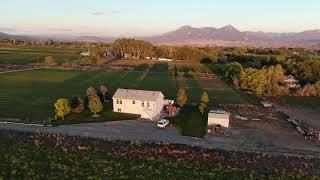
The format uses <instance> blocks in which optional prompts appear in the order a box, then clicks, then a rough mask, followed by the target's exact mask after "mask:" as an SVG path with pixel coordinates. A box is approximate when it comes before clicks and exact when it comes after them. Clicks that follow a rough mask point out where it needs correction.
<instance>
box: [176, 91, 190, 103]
mask: <svg viewBox="0 0 320 180" xmlns="http://www.w3.org/2000/svg"><path fill="white" fill-rule="evenodd" d="M187 100H188V97H187V94H186V91H185V90H184V89H182V88H180V89H179V91H178V94H177V103H178V105H179V106H180V107H183V106H184V105H186V103H187Z"/></svg>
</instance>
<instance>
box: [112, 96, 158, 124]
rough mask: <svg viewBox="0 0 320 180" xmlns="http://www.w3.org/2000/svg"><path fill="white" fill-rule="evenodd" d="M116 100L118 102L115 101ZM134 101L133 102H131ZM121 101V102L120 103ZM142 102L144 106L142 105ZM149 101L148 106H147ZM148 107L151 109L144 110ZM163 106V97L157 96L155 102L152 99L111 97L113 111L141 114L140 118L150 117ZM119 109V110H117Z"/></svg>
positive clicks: (155, 114)
mask: <svg viewBox="0 0 320 180" xmlns="http://www.w3.org/2000/svg"><path fill="white" fill-rule="evenodd" d="M117 100H118V102H119V104H118V103H117ZM133 101H135V104H133ZM120 102H122V104H120ZM142 103H144V106H142ZM148 103H149V107H148ZM146 108H147V109H150V110H151V111H146ZM162 108H163V98H159V99H158V100H157V101H156V102H154V101H139V100H129V99H113V111H114V112H119V113H127V114H137V115H141V118H146V119H152V118H154V117H155V116H157V115H159V114H160V113H161V110H162ZM118 110H121V111H118Z"/></svg>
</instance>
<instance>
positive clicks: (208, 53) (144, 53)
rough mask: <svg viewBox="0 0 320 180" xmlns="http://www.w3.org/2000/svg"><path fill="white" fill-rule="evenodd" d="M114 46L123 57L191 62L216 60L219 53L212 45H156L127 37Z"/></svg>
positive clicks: (115, 51)
mask: <svg viewBox="0 0 320 180" xmlns="http://www.w3.org/2000/svg"><path fill="white" fill-rule="evenodd" d="M112 47H113V52H114V54H116V55H118V56H119V57H121V58H125V57H126V56H129V57H136V58H139V59H145V58H147V57H154V58H159V57H163V58H170V59H176V60H184V61H189V62H201V61H209V62H215V61H216V59H217V55H218V54H217V51H216V50H215V48H210V47H192V46H154V45H152V44H151V43H149V42H146V41H142V40H135V39H125V38H124V39H118V40H116V41H115V42H114V43H113V45H112Z"/></svg>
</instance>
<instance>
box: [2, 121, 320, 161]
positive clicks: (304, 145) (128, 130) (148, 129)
mask: <svg viewBox="0 0 320 180" xmlns="http://www.w3.org/2000/svg"><path fill="white" fill-rule="evenodd" d="M0 129H7V130H15V131H22V132H33V133H50V134H51V133H53V134H63V135H70V136H83V137H92V138H102V139H117V140H124V141H141V142H160V141H161V142H170V143H174V144H185V145H190V146H200V147H204V148H210V149H221V150H226V151H242V152H261V153H267V154H282V155H290V156H308V157H316V158H320V144H319V143H315V142H309V141H306V140H305V139H304V138H303V137H300V136H299V135H298V134H297V135H296V136H293V137H291V136H292V135H291V134H290V137H289V135H288V134H285V135H278V134H276V133H275V134H263V133H262V134H260V135H259V136H258V137H255V131H256V128H254V127H253V128H250V127H246V128H244V129H245V130H243V128H241V129H237V128H231V129H230V131H233V133H232V135H230V136H229V137H225V136H222V137H213V136H208V137H206V138H204V139H201V138H193V137H186V136H182V135H180V133H179V131H178V130H177V129H176V128H175V127H173V126H170V127H168V128H166V129H159V128H157V126H156V123H155V122H150V121H136V120H133V121H115V122H107V123H92V124H79V125H63V126H56V127H41V126H32V125H24V124H10V123H9V124H6V123H0ZM287 138H292V139H293V140H292V141H288V140H287Z"/></svg>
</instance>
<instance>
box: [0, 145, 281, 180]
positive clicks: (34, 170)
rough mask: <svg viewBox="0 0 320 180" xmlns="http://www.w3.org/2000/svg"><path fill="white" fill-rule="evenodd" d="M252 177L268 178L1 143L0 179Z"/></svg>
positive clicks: (209, 166)
mask: <svg viewBox="0 0 320 180" xmlns="http://www.w3.org/2000/svg"><path fill="white" fill-rule="evenodd" d="M250 176H251V178H260V179H264V178H267V177H266V176H265V175H260V174H257V173H254V172H250V171H248V170H242V169H237V168H229V167H224V166H222V165H220V164H217V163H206V162H202V161H193V162H183V161H176V160H171V159H160V158H158V157H149V158H144V157H141V158H138V157H130V156H129V157H127V156H114V155H109V154H106V153H102V152H79V151H68V152H63V151H61V150H58V149H57V148H48V147H42V148H37V147H35V146H34V145H31V143H30V144H29V143H1V144H0V179H2V178H5V179H242V178H248V177H250ZM272 176H273V178H275V175H270V177H272ZM279 178H281V176H280V177H279ZM282 178H285V176H283V177H282Z"/></svg>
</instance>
